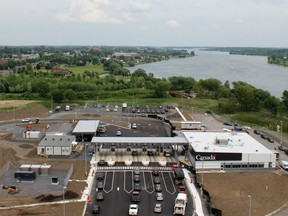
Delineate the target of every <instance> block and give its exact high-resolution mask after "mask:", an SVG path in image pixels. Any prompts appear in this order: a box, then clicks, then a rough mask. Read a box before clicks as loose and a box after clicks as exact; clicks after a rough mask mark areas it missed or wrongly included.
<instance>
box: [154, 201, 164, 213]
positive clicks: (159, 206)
mask: <svg viewBox="0 0 288 216" xmlns="http://www.w3.org/2000/svg"><path fill="white" fill-rule="evenodd" d="M154 212H155V213H161V212H162V204H160V203H156V205H155V207H154Z"/></svg>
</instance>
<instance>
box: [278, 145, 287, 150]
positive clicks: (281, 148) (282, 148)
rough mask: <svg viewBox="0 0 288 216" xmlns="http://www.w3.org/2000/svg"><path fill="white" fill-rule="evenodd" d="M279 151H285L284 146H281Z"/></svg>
mask: <svg viewBox="0 0 288 216" xmlns="http://www.w3.org/2000/svg"><path fill="white" fill-rule="evenodd" d="M278 149H279V150H280V151H285V149H286V148H285V147H284V146H283V145H280V146H278Z"/></svg>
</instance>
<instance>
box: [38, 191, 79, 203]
mask: <svg viewBox="0 0 288 216" xmlns="http://www.w3.org/2000/svg"><path fill="white" fill-rule="evenodd" d="M64 197H65V199H76V198H79V195H78V194H76V193H75V192H73V191H70V190H68V191H66V192H65V195H64ZM35 199H36V200H37V202H54V201H60V200H63V195H58V196H55V195H52V194H45V195H40V196H37V197H35Z"/></svg>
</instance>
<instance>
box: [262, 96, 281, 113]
mask: <svg viewBox="0 0 288 216" xmlns="http://www.w3.org/2000/svg"><path fill="white" fill-rule="evenodd" d="M279 105H280V100H279V99H278V98H276V97H274V96H270V97H268V98H266V99H265V101H264V107H265V108H266V109H267V110H268V111H269V112H271V113H272V114H274V115H277V113H278V109H279Z"/></svg>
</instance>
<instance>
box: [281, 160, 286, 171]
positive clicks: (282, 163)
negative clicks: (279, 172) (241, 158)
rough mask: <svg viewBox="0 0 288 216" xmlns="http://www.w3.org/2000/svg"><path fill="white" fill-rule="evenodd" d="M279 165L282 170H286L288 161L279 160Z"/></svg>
mask: <svg viewBox="0 0 288 216" xmlns="http://www.w3.org/2000/svg"><path fill="white" fill-rule="evenodd" d="M280 167H282V168H283V169H284V170H288V161H280Z"/></svg>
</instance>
